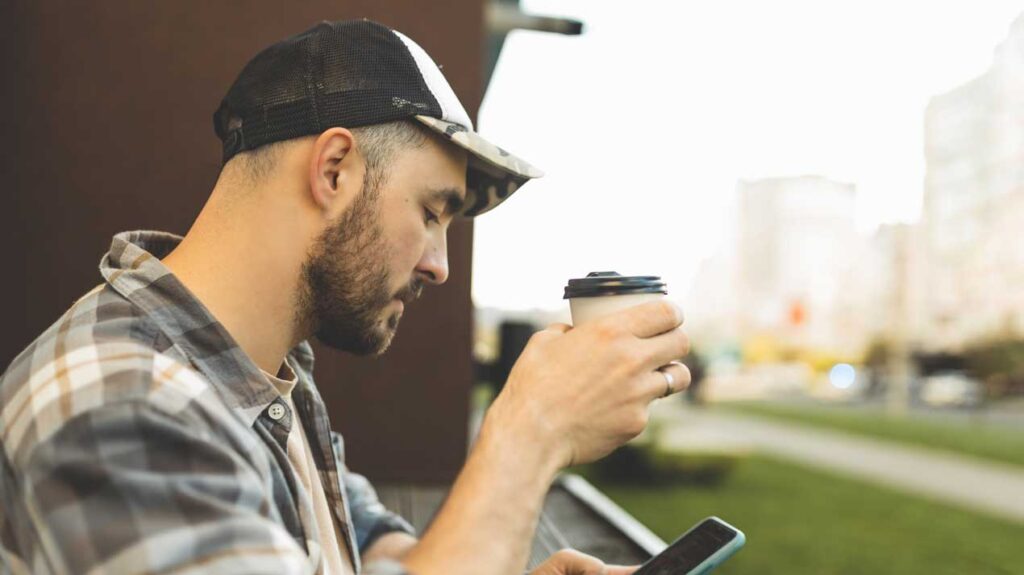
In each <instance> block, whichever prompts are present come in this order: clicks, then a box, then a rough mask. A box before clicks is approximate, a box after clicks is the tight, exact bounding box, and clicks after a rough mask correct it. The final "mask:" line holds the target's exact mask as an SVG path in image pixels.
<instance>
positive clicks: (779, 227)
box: [735, 176, 858, 349]
mask: <svg viewBox="0 0 1024 575" xmlns="http://www.w3.org/2000/svg"><path fill="white" fill-rule="evenodd" d="M738 191H739V225H738V231H737V234H738V235H737V255H736V263H737V266H738V269H737V274H736V290H735V294H736V297H737V305H738V310H737V316H738V317H737V320H738V329H739V331H740V333H741V334H742V335H743V336H750V335H755V334H762V333H769V334H771V335H772V336H773V337H775V338H777V339H779V340H781V341H782V342H783V343H785V344H788V345H794V346H799V347H803V348H820V349H837V348H839V347H840V346H842V344H843V343H844V340H845V339H846V338H845V337H844V333H843V326H842V322H841V321H840V320H841V318H840V317H839V314H838V308H837V303H838V301H839V300H840V293H841V291H842V290H843V289H844V285H843V277H844V274H843V272H844V270H845V269H847V268H848V267H849V265H850V263H851V262H852V261H853V258H854V256H855V255H856V254H857V251H858V236H857V231H856V226H855V220H854V216H855V203H856V188H855V186H854V185H853V184H846V183H839V182H834V181H831V180H828V179H826V178H822V177H818V176H802V177H794V178H772V179H764V180H756V181H741V182H740V183H739V187H738Z"/></svg>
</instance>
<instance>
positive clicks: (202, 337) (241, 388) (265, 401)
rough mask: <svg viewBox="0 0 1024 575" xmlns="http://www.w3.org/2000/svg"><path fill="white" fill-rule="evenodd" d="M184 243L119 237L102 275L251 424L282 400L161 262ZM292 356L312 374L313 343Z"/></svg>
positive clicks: (165, 236)
mask: <svg viewBox="0 0 1024 575" xmlns="http://www.w3.org/2000/svg"><path fill="white" fill-rule="evenodd" d="M181 239H182V238H181V236H177V235H174V234H170V233H166V232H157V231H134V232H122V233H119V234H117V235H115V236H114V238H113V240H112V241H111V244H110V251H109V252H107V254H106V255H104V256H103V259H102V260H101V261H100V273H101V274H102V275H103V277H104V278H105V279H106V281H107V283H108V284H110V286H111V287H112V288H113V289H114V290H116V291H117V292H118V293H120V294H121V295H122V296H124V297H125V298H127V299H128V300H129V301H131V302H132V303H133V304H135V305H136V306H138V307H139V308H140V309H141V310H142V311H144V312H145V313H146V315H147V316H148V317H149V319H150V320H152V321H153V322H154V323H155V325H156V327H157V328H158V329H160V330H161V331H162V332H164V334H166V335H167V337H168V338H169V339H170V340H171V341H172V342H173V343H174V345H175V346H176V347H177V348H179V349H180V350H181V351H182V352H183V353H184V354H185V356H186V357H187V358H188V359H189V361H190V362H191V363H192V365H193V366H194V367H195V368H196V369H198V370H199V371H200V372H201V373H202V374H203V375H205V376H206V378H207V379H208V380H209V381H210V383H211V384H212V385H213V387H214V388H215V389H216V390H217V391H218V392H219V393H220V395H221V396H222V397H223V398H224V400H225V402H226V403H227V404H228V406H229V407H231V408H232V409H233V410H235V411H236V412H238V413H239V415H241V416H242V417H243V419H244V420H245V421H246V422H247V423H249V424H250V425H251V424H252V423H253V422H254V421H255V420H256V417H257V416H258V415H259V414H260V413H261V412H262V411H263V410H264V409H265V408H266V407H267V406H268V405H270V403H271V402H273V401H274V400H275V399H276V398H277V397H278V393H277V390H276V389H275V388H274V386H273V385H272V384H271V383H270V382H269V381H268V380H267V378H266V377H265V376H264V375H263V373H262V372H261V370H260V368H259V367H258V366H257V365H256V364H255V363H254V362H253V361H252V359H251V358H250V357H249V356H248V355H246V353H245V352H244V351H243V350H242V348H241V347H240V346H239V345H238V343H237V342H236V341H235V340H234V338H232V337H231V334H229V333H228V331H227V330H226V329H225V328H224V326H223V325H221V323H220V322H219V321H217V319H216V318H214V317H213V314H211V313H210V311H209V310H208V309H206V306H205V305H203V303H202V302H201V301H199V299H198V298H197V297H196V296H195V295H194V294H192V292H190V291H189V290H188V288H186V287H185V285H184V284H182V283H181V282H180V281H179V280H178V278H177V277H175V276H174V274H173V273H171V270H169V269H168V268H167V266H165V265H164V264H163V262H161V261H160V258H163V257H165V256H166V255H167V254H169V253H170V252H171V250H173V249H174V248H175V247H176V246H177V245H178V244H179V243H181ZM288 355H289V358H290V359H289V362H290V363H291V365H292V367H294V368H295V370H296V371H297V372H300V374H302V375H308V374H311V373H312V370H313V351H312V348H311V347H310V345H309V343H307V342H305V341H304V342H302V343H300V344H299V345H297V346H296V347H295V348H293V349H292V350H291V351H290V352H289V354H288ZM302 372H304V373H302Z"/></svg>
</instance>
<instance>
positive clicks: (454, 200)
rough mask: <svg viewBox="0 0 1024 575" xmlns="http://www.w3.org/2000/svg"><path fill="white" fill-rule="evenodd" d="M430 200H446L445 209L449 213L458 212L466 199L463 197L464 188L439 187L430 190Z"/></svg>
mask: <svg viewBox="0 0 1024 575" xmlns="http://www.w3.org/2000/svg"><path fill="white" fill-rule="evenodd" d="M430 201H432V202H437V201H443V202H444V211H445V212H446V213H449V214H452V215H454V214H457V213H459V212H461V211H462V207H463V206H464V205H465V204H466V200H465V199H463V197H462V190H459V189H457V188H439V189H436V190H431V191H430Z"/></svg>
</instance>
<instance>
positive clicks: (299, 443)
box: [263, 362, 355, 575]
mask: <svg viewBox="0 0 1024 575" xmlns="http://www.w3.org/2000/svg"><path fill="white" fill-rule="evenodd" d="M263 375H265V376H267V379H269V380H270V383H271V384H273V385H274V387H275V388H276V389H277V392H278V393H280V394H281V398H282V399H284V400H285V402H286V403H287V404H288V407H289V409H291V410H292V414H293V419H292V429H291V432H290V433H289V434H288V461H289V462H290V463H291V464H292V469H294V470H295V477H296V479H298V481H299V483H301V484H302V486H303V487H305V488H306V491H307V492H308V493H309V494H310V496H311V497H312V499H313V517H314V519H315V521H316V531H317V532H318V533H319V540H320V547H321V557H322V558H323V560H322V561H321V562H320V568H319V569H318V570H317V573H319V574H321V575H355V568H354V567H353V565H352V560H351V558H350V557H349V555H348V548H347V547H345V545H344V544H343V543H342V540H341V536H340V534H339V532H338V526H337V524H336V522H335V521H334V515H333V514H332V513H331V508H330V505H328V504H327V495H326V494H325V493H324V488H323V484H322V483H321V482H320V473H319V472H318V471H317V469H316V462H315V461H314V460H313V452H312V451H311V450H310V447H309V441H308V440H307V439H306V432H305V430H303V428H302V423H301V422H300V421H299V412H298V411H296V410H295V404H294V403H293V402H292V389H294V388H295V384H296V383H298V376H296V375H295V372H293V371H292V370H291V368H290V367H289V366H288V363H287V362H285V363H284V364H283V365H282V367H281V372H280V374H279V375H281V376H284V377H285V379H282V378H281V377H276V376H273V375H270V374H269V373H267V372H265V371H264V372H263ZM308 529H309V527H308V526H307V530H308Z"/></svg>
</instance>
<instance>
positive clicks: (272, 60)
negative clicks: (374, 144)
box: [213, 20, 544, 217]
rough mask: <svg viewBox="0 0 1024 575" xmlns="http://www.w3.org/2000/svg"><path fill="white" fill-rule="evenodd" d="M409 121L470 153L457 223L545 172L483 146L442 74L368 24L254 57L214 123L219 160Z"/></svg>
mask: <svg viewBox="0 0 1024 575" xmlns="http://www.w3.org/2000/svg"><path fill="white" fill-rule="evenodd" d="M398 120H414V121H418V122H419V123H421V124H422V125H424V126H426V127H427V128H429V129H430V130H432V131H434V132H436V133H437V134H439V135H440V136H442V137H443V138H445V139H447V140H448V141H450V142H451V143H453V144H455V145H456V146H459V147H460V148H462V149H464V150H466V151H467V152H468V153H469V154H468V157H469V162H468V168H467V171H466V202H465V205H464V207H463V210H462V212H461V213H460V215H462V216H465V217H473V216H477V215H480V214H482V213H484V212H487V211H489V210H491V209H494V208H495V207H496V206H497V205H498V204H500V203H501V202H503V201H505V200H506V199H508V197H509V196H511V195H512V193H513V192H515V191H516V190H518V189H519V188H520V187H521V186H522V185H523V184H524V183H526V181H527V180H530V179H531V178H538V177H540V176H542V175H544V174H543V172H541V171H540V170H538V169H537V168H535V167H533V166H532V165H530V163H529V162H527V161H525V160H523V159H521V158H519V157H517V156H514V155H512V154H511V153H509V152H507V151H505V150H503V149H502V148H500V147H498V146H496V145H494V144H492V143H490V142H488V141H487V140H485V139H484V138H483V137H481V136H480V135H479V134H477V133H476V132H475V131H474V130H473V123H472V122H471V121H470V119H469V115H468V114H467V113H466V110H465V108H463V106H462V103H460V102H459V99H458V97H456V96H455V92H454V91H453V90H452V88H451V86H450V85H449V84H448V81H447V80H445V77H444V74H442V73H441V69H440V68H439V67H438V66H437V64H435V63H434V61H433V60H432V59H431V58H430V56H428V55H427V53H426V51H424V50H423V48H421V47H420V46H419V45H418V44H416V43H415V42H413V41H412V40H411V39H410V38H408V37H407V36H405V35H404V34H402V33H401V32H398V31H395V30H392V29H390V28H388V27H387V26H384V25H382V24H379V23H377V22H373V21H370V20H349V21H339V22H326V21H325V22H321V23H319V24H317V25H316V26H314V27H313V28H310V29H309V30H307V31H305V32H303V33H301V34H297V35H295V36H292V37H290V38H286V39H284V40H282V41H280V42H278V43H276V44H274V45H272V46H270V47H268V48H266V49H265V50H263V51H262V52H260V53H259V54H257V55H256V56H255V57H254V58H253V59H252V60H250V61H249V63H248V64H246V65H245V67H244V68H243V69H242V71H241V73H240V74H239V75H238V78H237V79H236V80H235V82H234V84H232V85H231V88H229V89H228V93H227V95H226V96H225V97H224V99H223V101H221V104H220V107H219V108H218V109H217V111H216V112H215V113H214V115H213V125H214V130H215V131H216V132H217V136H218V137H219V138H220V140H221V143H222V144H223V152H224V154H223V161H224V162H225V163H226V162H227V161H228V160H230V159H231V158H232V157H233V156H234V155H235V154H238V153H239V152H243V151H246V150H252V149H255V148H258V147H260V146H262V145H264V144H269V143H272V142H278V141H282V140H289V139H292V138H298V137H301V136H307V135H311V134H319V133H321V132H323V131H324V130H327V129H329V128H331V127H334V126H342V127H345V128H358V127H360V126H368V125H372V124H380V123H384V122H393V121H398Z"/></svg>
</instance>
